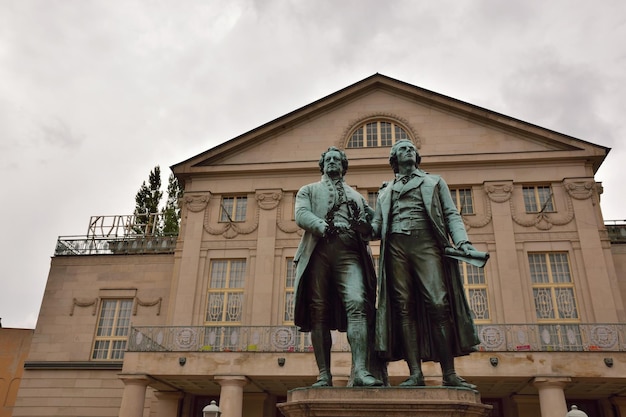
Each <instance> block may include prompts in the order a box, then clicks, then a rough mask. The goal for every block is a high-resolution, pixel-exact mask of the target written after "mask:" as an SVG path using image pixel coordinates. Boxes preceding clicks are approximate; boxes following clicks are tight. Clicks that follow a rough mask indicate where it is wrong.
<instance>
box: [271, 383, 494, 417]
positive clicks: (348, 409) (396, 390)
mask: <svg viewBox="0 0 626 417" xmlns="http://www.w3.org/2000/svg"><path fill="white" fill-rule="evenodd" d="M277 407H278V408H279V410H280V411H281V412H282V413H283V415H285V417H313V416H315V417H379V416H385V417H408V416H410V417H462V416H468V417H487V416H488V415H489V413H490V412H491V408H492V406H490V405H486V404H482V403H481V402H480V394H479V393H478V392H476V391H473V390H470V389H466V388H451V387H410V388H402V387H377V388H365V387H363V388H361V387H358V388H342V387H328V388H311V387H308V388H297V389H294V390H291V391H289V392H288V394H287V401H286V402H284V403H280V404H277Z"/></svg>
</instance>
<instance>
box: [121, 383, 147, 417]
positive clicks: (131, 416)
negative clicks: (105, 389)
mask: <svg viewBox="0 0 626 417" xmlns="http://www.w3.org/2000/svg"><path fill="white" fill-rule="evenodd" d="M119 378H120V379H121V380H122V382H124V392H123V394H122V404H121V405H120V413H119V417H143V408H144V405H145V402H146V388H147V387H148V384H149V383H150V378H149V377H148V376H147V375H120V376H119Z"/></svg>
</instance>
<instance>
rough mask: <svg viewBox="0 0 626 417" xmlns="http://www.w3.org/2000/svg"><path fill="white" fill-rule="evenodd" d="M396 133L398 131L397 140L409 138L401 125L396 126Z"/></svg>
mask: <svg viewBox="0 0 626 417" xmlns="http://www.w3.org/2000/svg"><path fill="white" fill-rule="evenodd" d="M394 130H395V133H396V137H395V141H394V143H395V142H397V141H399V140H401V139H408V138H409V135H407V134H406V132H405V131H404V129H402V128H401V127H400V126H396V127H395V129H394Z"/></svg>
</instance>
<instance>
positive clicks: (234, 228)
mask: <svg viewBox="0 0 626 417" xmlns="http://www.w3.org/2000/svg"><path fill="white" fill-rule="evenodd" d="M248 201H251V199H248ZM254 201H256V202H257V204H255V205H254V206H255V207H254V215H253V216H252V218H251V219H250V220H246V221H245V222H225V223H219V222H217V221H211V215H210V213H211V210H206V211H205V212H204V230H205V231H206V232H207V233H208V234H210V235H214V236H219V235H222V236H224V237H225V238H226V239H234V238H236V237H237V236H239V235H249V234H250V233H252V232H254V231H255V230H257V229H258V227H259V216H260V210H259V208H260V206H259V204H258V200H257V199H256V198H255V200H254ZM249 209H250V206H248V210H249ZM216 212H217V213H219V209H217V210H216ZM218 216H219V214H216V215H215V218H216V219H217V218H218Z"/></svg>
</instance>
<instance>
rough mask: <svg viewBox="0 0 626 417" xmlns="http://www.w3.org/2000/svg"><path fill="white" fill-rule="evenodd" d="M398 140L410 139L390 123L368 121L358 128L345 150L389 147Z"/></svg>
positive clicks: (399, 128)
mask: <svg viewBox="0 0 626 417" xmlns="http://www.w3.org/2000/svg"><path fill="white" fill-rule="evenodd" d="M400 139H410V138H409V135H408V134H407V133H406V131H405V130H404V129H403V128H402V127H400V126H399V125H397V124H395V123H394V122H392V121H387V120H376V121H368V122H365V123H364V124H362V125H361V126H358V127H357V128H356V129H355V130H354V132H353V133H352V136H351V137H350V139H348V143H347V145H346V148H380V147H385V146H391V145H393V144H394V143H396V141H398V140H400Z"/></svg>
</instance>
